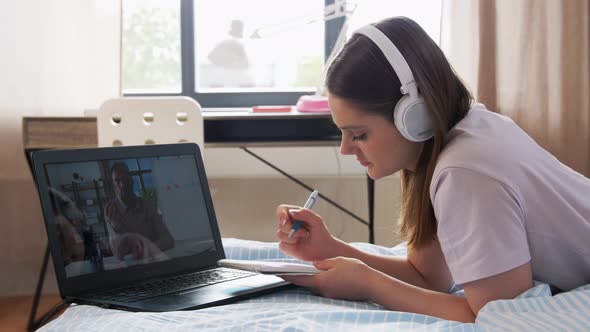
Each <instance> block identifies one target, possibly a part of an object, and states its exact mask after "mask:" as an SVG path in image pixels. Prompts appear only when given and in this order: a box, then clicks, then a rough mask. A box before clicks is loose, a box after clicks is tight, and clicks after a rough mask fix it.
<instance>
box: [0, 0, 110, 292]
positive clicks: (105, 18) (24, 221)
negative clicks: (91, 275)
mask: <svg viewBox="0 0 590 332" xmlns="http://www.w3.org/2000/svg"><path fill="white" fill-rule="evenodd" d="M119 34H120V0H117V1H104V0H85V1H79V0H59V1H35V0H19V1H5V2H3V3H2V10H0V42H1V43H2V61H0V73H2V74H1V75H0V91H2V92H1V93H0V142H2V148H0V165H1V166H0V211H2V217H1V218H0V234H2V241H0V265H1V266H2V273H1V274H0V295H16V294H31V293H33V291H34V286H35V283H36V278H37V276H38V273H39V266H40V264H41V259H42V258H43V253H44V250H45V245H46V235H45V230H44V226H43V219H42V217H41V212H40V208H39V199H38V197H37V193H36V189H35V186H34V184H33V180H32V178H31V173H30V171H29V167H28V165H27V163H26V159H25V156H24V153H23V144H22V117H23V116H45V115H51V116H81V115H83V113H84V110H85V109H96V108H98V107H99V106H100V104H101V103H102V101H104V100H106V99H108V98H111V97H116V96H117V95H118V94H119V49H120V48H119V43H120V38H119ZM50 269H51V266H50ZM47 278H48V279H49V282H48V285H47V287H45V290H46V291H47V290H49V291H52V292H55V291H56V290H55V282H52V281H51V279H53V278H54V276H53V273H48V275H47Z"/></svg>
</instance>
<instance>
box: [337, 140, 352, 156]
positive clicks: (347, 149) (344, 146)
mask: <svg viewBox="0 0 590 332" xmlns="http://www.w3.org/2000/svg"><path fill="white" fill-rule="evenodd" d="M340 154H343V155H348V154H353V153H352V147H351V146H350V143H347V142H345V141H344V140H342V141H341V142H340Z"/></svg>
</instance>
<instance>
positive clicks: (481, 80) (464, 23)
mask: <svg viewBox="0 0 590 332" xmlns="http://www.w3.org/2000/svg"><path fill="white" fill-rule="evenodd" d="M589 17H590V5H589V2H588V1H587V0H474V1H462V0H446V1H445V3H444V10H443V23H442V27H443V32H442V47H443V50H444V51H445V53H446V54H447V56H448V57H449V60H450V61H451V63H452V64H453V66H454V67H455V70H457V72H458V73H459V75H460V76H461V77H462V78H463V79H464V80H465V81H466V82H467V84H468V85H469V86H470V88H471V90H472V92H473V93H474V96H475V97H476V99H477V100H478V101H480V102H482V103H484V104H485V105H486V106H487V107H488V108H489V109H490V110H492V111H495V112H498V113H501V114H504V115H507V116H509V117H510V118H512V119H513V120H514V121H515V122H516V123H517V124H518V125H519V126H520V127H521V128H523V129H524V130H525V131H526V132H527V133H528V134H529V135H530V136H531V137H532V138H533V139H535V141H536V142H537V143H538V144H539V145H541V146H543V147H544V148H545V149H547V150H548V151H549V152H551V153H552V154H553V155H554V156H555V157H557V158H558V159H559V160H560V161H562V162H563V163H564V164H566V165H568V166H569V167H571V168H573V169H574V170H576V171H578V172H580V173H582V174H584V175H585V176H590V64H589V62H590V52H589V48H590V19H589Z"/></svg>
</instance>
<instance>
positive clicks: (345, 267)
mask: <svg viewBox="0 0 590 332" xmlns="http://www.w3.org/2000/svg"><path fill="white" fill-rule="evenodd" d="M315 266H316V267H317V268H318V269H320V270H325V271H324V272H322V273H320V274H318V275H315V276H282V278H283V279H285V280H287V281H289V282H292V283H294V284H296V285H300V286H304V287H309V288H310V289H311V290H312V291H314V292H315V293H318V294H320V295H321V296H325V297H330V298H339V299H344V300H360V301H371V302H374V303H377V304H380V305H382V306H384V307H385V308H387V309H389V310H395V311H404V312H414V313H417V314H423V315H430V316H434V317H439V318H442V319H446V320H453V321H459V322H474V320H475V317H476V316H477V314H478V313H479V310H480V309H481V308H482V307H483V306H484V305H485V304H486V303H488V302H489V301H493V300H498V299H512V298H514V297H516V296H517V295H519V294H521V293H522V292H524V291H525V290H527V289H529V288H530V287H532V275H531V267H530V263H526V264H524V265H522V266H519V267H517V268H515V269H512V270H510V271H507V272H504V273H500V274H497V275H495V276H491V277H488V278H484V279H480V280H476V281H472V282H469V283H466V284H464V285H463V287H464V289H465V297H460V296H455V295H450V294H446V293H442V292H436V291H432V290H428V289H424V288H421V287H417V286H414V285H411V284H409V283H406V282H403V281H401V280H399V279H396V278H394V277H392V276H389V275H387V274H385V273H383V272H380V271H377V270H375V269H373V268H371V267H368V266H367V265H366V264H364V263H363V262H361V261H359V260H357V259H352V258H344V257H336V258H329V259H325V260H322V261H318V262H316V264H315Z"/></svg>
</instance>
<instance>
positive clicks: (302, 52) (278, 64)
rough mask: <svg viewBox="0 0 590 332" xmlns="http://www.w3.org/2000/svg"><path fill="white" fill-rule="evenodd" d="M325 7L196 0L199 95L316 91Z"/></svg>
mask: <svg viewBox="0 0 590 332" xmlns="http://www.w3.org/2000/svg"><path fill="white" fill-rule="evenodd" d="M324 6H325V5H324V0H313V1H269V0H249V1H243V0H217V1H210V0H196V1H195V2H194V36H195V42H194V43H195V78H196V85H195V90H196V92H260V91H275V92H277V91H303V92H305V91H315V87H316V85H317V83H318V82H317V78H318V77H319V74H320V73H321V71H322V64H323V61H324V20H323V15H322V13H323V10H324ZM269 13H272V14H271V15H269Z"/></svg>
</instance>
